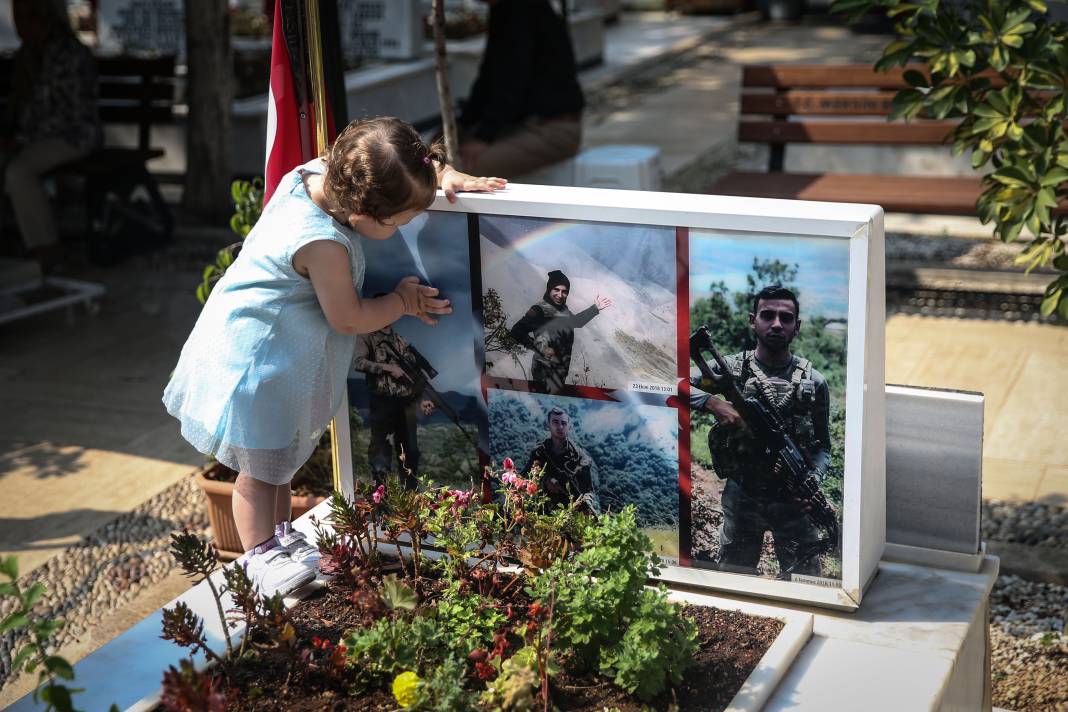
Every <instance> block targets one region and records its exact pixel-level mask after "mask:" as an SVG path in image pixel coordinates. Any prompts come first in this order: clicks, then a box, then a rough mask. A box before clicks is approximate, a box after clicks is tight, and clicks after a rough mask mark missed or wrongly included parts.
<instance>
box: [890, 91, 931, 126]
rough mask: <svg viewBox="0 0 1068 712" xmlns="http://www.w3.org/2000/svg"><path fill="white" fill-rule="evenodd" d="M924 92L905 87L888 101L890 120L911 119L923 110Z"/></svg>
mask: <svg viewBox="0 0 1068 712" xmlns="http://www.w3.org/2000/svg"><path fill="white" fill-rule="evenodd" d="M923 103H924V94H923V92H921V91H919V90H918V89H905V90H903V91H899V92H898V93H897V94H895V95H894V98H893V99H891V101H890V106H891V110H890V120H894V119H900V118H904V119H912V118H915V117H916V116H917V115H918V114H919V113H920V111H922V110H923Z"/></svg>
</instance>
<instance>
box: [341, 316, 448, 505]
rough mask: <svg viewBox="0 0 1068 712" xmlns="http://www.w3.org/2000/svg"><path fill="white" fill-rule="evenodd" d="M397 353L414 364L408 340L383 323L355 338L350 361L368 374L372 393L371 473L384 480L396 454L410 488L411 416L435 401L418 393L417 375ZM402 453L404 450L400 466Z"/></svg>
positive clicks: (414, 472)
mask: <svg viewBox="0 0 1068 712" xmlns="http://www.w3.org/2000/svg"><path fill="white" fill-rule="evenodd" d="M398 354H399V355H400V356H401V357H402V358H403V359H404V360H405V361H407V362H408V363H415V362H416V358H415V355H414V354H413V353H412V350H411V347H410V346H409V345H408V342H407V341H405V340H404V338H403V337H401V335H400V334H398V333H397V332H396V331H394V330H393V328H392V327H389V326H386V327H384V328H382V329H379V330H378V331H375V332H373V333H370V334H361V335H360V336H359V337H357V339H356V354H355V357H354V358H353V364H352V365H353V368H355V369H356V370H357V371H363V372H364V373H366V374H367V385H368V388H369V389H370V391H371V404H370V420H371V442H370V443H369V444H368V446H367V460H368V462H369V464H370V467H371V475H372V477H374V479H375V482H379V483H381V482H385V480H386V477H387V476H388V474H389V471H390V463H391V461H392V460H393V459H394V457H396V459H397V465H398V467H397V472H398V473H399V474H400V478H401V482H402V483H404V486H405V487H406V488H408V489H414V488H415V486H416V479H415V478H416V476H418V475H419V442H418V437H417V434H416V420H417V418H418V416H419V414H420V413H422V414H423V415H425V416H429V415H431V414H433V412H434V404H433V403H432V402H431V401H430V399H428V398H425V397H423V392H422V391H423V385H424V384H422V383H418V382H415V381H413V380H412V378H413V377H417V376H416V374H409V373H407V372H406V371H405V370H404V368H402V367H401V365H400V359H399V358H398V357H397V356H398ZM391 435H392V436H393V444H392V445H390V442H389V436H391ZM401 453H404V463H403V464H401V463H400V455H401Z"/></svg>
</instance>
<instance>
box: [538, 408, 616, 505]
mask: <svg viewBox="0 0 1068 712" xmlns="http://www.w3.org/2000/svg"><path fill="white" fill-rule="evenodd" d="M545 420H546V426H547V427H548V430H549V437H547V438H545V440H543V441H542V442H541V443H539V444H538V446H537V447H536V448H534V449H533V450H531V452H530V455H529V456H528V457H527V459H526V466H525V467H524V468H523V475H524V476H526V475H529V474H530V472H531V471H532V470H538V469H540V470H541V478H540V480H539V482H538V487H539V489H540V490H541V491H542V492H544V493H545V494H546V496H548V498H549V503H550V504H551V505H552V506H557V507H576V508H579V509H582V510H584V511H586V512H588V513H590V514H600V513H601V502H600V500H598V499H597V489H598V486H597V465H596V464H594V462H593V459H592V458H591V457H590V456H589V454H588V453H587V452H586V451H585V450H583V449H582V447H581V446H579V445H576V444H575V442H574V441H573V440H572V439H571V416H570V415H568V414H567V411H566V410H564V409H562V408H558V407H556V406H553V407H552V408H550V409H549V412H548V414H547V415H546V418H545Z"/></svg>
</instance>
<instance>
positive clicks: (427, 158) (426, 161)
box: [423, 156, 430, 165]
mask: <svg viewBox="0 0 1068 712" xmlns="http://www.w3.org/2000/svg"><path fill="white" fill-rule="evenodd" d="M428 163H430V156H423V165H426V164H428Z"/></svg>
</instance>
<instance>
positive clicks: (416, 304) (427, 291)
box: [393, 277, 452, 326]
mask: <svg viewBox="0 0 1068 712" xmlns="http://www.w3.org/2000/svg"><path fill="white" fill-rule="evenodd" d="M393 291H394V292H396V293H397V294H398V295H399V296H400V298H401V301H403V302H404V313H405V314H407V315H408V316H414V317H418V318H419V319H420V320H421V321H422V322H423V323H424V324H429V325H430V326H433V325H434V324H437V323H438V322H437V320H436V319H433V318H431V316H430V315H431V314H452V307H451V306H450V305H449V300H448V299H435V298H434V297H436V296H437V295H438V290H437V288H435V287H428V286H427V285H425V284H419V278H418V277H405V278H404V279H402V280H401V281H399V282H397V286H396V288H395V289H394V290H393Z"/></svg>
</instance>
